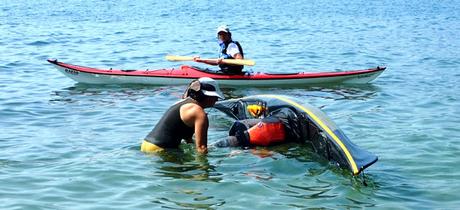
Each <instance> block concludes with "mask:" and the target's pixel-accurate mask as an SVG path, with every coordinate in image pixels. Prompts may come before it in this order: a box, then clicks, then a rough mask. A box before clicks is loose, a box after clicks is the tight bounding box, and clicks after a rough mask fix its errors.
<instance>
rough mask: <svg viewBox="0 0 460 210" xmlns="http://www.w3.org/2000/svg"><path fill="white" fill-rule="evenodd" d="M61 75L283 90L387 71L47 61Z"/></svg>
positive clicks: (366, 78) (364, 79) (355, 80)
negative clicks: (207, 81) (205, 81)
mask: <svg viewBox="0 0 460 210" xmlns="http://www.w3.org/2000/svg"><path fill="white" fill-rule="evenodd" d="M48 62H50V63H51V64H53V65H54V66H55V67H56V68H57V69H58V70H59V71H60V72H62V73H63V74H64V75H66V76H68V77H70V78H71V79H73V80H75V81H77V82H80V83H87V84H146V85H185V84H189V83H190V82H191V81H192V80H193V79H197V78H200V77H210V78H213V79H215V80H217V81H219V85H221V86H252V87H283V86H289V87H291V86H309V85H312V84H338V83H346V84H363V83H368V82H370V81H372V80H374V79H375V78H377V77H378V76H379V75H380V74H381V73H382V72H383V71H384V70H385V69H386V67H380V66H379V67H376V68H371V69H365V70H352V71H341V72H297V73H280V74H279V73H262V72H246V73H244V74H241V75H227V74H223V73H219V72H216V71H213V70H209V69H200V68H197V67H192V66H186V65H184V66H181V67H180V68H178V69H159V70H115V69H97V68H91V67H85V66H78V65H72V64H67V63H63V62H59V61H57V60H55V59H48Z"/></svg>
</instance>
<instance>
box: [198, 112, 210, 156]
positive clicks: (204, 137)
mask: <svg viewBox="0 0 460 210" xmlns="http://www.w3.org/2000/svg"><path fill="white" fill-rule="evenodd" d="M208 127H209V121H208V116H206V113H205V112H201V113H197V116H196V118H195V145H196V150H197V151H198V152H200V153H208Z"/></svg>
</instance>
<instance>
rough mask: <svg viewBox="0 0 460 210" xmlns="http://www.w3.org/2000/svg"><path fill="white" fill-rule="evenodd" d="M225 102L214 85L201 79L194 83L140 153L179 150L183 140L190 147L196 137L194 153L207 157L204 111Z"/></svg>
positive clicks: (206, 123) (169, 110)
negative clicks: (218, 102) (219, 101)
mask: <svg viewBox="0 0 460 210" xmlns="http://www.w3.org/2000/svg"><path fill="white" fill-rule="evenodd" d="M219 98H220V99H224V96H223V94H222V92H221V91H220V89H219V86H218V84H217V82H216V81H215V80H213V79H211V78H208V77H203V78H200V79H198V80H194V81H193V82H192V83H190V85H189V87H188V88H187V90H186V91H185V93H184V97H183V100H181V101H179V102H177V103H175V104H174V105H172V106H171V107H170V108H169V109H168V110H167V111H166V113H165V114H164V115H163V117H162V118H161V119H160V121H159V122H158V123H157V124H156V125H155V127H154V128H153V130H152V131H151V132H150V133H149V134H148V135H147V136H146V137H145V139H144V141H143V142H142V145H141V151H143V152H158V151H162V150H164V149H165V148H178V147H179V144H180V143H181V141H182V140H185V141H186V142H187V143H192V142H193V140H192V136H193V134H195V145H196V150H197V151H198V152H200V153H207V150H208V149H207V135H208V116H207V115H206V113H205V112H204V109H205V108H208V107H212V106H214V104H215V103H216V101H217V100H218V99H219Z"/></svg>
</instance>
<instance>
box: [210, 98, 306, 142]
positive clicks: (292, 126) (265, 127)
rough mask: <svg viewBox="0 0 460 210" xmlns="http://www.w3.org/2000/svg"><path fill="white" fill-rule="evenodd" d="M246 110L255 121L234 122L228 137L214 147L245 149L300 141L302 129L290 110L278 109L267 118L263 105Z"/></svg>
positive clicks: (250, 106) (252, 106)
mask: <svg viewBox="0 0 460 210" xmlns="http://www.w3.org/2000/svg"><path fill="white" fill-rule="evenodd" d="M247 109H248V112H249V113H250V114H251V115H252V116H253V117H254V118H255V119H246V120H238V121H236V122H235V123H233V125H232V127H231V128H230V131H229V136H228V137H227V138H226V139H222V140H220V141H218V142H216V143H215V144H214V146H216V147H244V148H247V147H253V146H273V145H277V144H282V143H286V142H300V141H302V138H301V135H300V133H301V131H300V130H301V129H302V128H301V126H300V125H299V122H298V121H297V120H296V119H297V116H296V114H295V112H293V111H292V110H291V109H289V108H280V109H278V110H276V111H274V112H272V113H270V115H268V116H265V115H266V113H267V109H266V107H265V106H264V105H263V104H259V105H249V106H248V107H247Z"/></svg>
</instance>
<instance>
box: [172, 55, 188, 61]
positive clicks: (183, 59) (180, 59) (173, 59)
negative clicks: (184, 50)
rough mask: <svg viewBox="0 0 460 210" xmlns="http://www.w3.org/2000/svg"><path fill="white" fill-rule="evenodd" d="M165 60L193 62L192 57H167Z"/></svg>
mask: <svg viewBox="0 0 460 210" xmlns="http://www.w3.org/2000/svg"><path fill="white" fill-rule="evenodd" d="M166 60H168V61H193V57H192V56H178V55H167V56H166Z"/></svg>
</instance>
